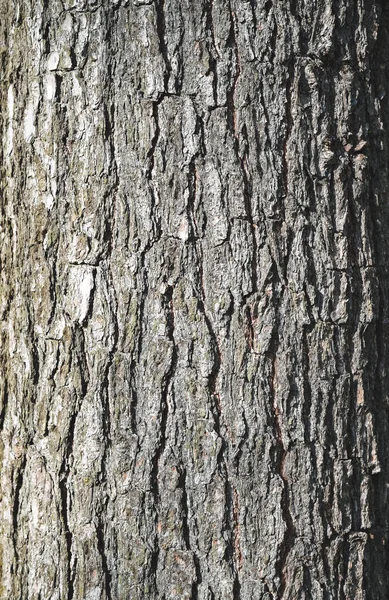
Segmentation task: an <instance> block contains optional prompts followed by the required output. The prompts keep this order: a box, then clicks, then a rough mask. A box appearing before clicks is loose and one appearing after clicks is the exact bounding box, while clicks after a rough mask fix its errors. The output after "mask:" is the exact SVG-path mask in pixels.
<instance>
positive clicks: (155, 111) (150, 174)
mask: <svg viewBox="0 0 389 600" xmlns="http://www.w3.org/2000/svg"><path fill="white" fill-rule="evenodd" d="M164 97H165V96H163V95H162V96H161V97H160V98H159V99H158V100H156V101H155V102H153V119H154V123H155V132H154V136H153V138H152V140H151V147H150V149H149V151H148V153H147V158H148V159H149V165H148V167H147V169H146V173H145V177H146V179H150V180H151V179H152V177H153V170H154V156H155V150H156V148H157V144H158V140H159V134H160V131H161V130H160V128H159V120H158V107H159V105H160V103H161V102H162V100H163V99H164Z"/></svg>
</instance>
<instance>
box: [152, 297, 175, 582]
mask: <svg viewBox="0 0 389 600" xmlns="http://www.w3.org/2000/svg"><path fill="white" fill-rule="evenodd" d="M173 291H174V290H173V287H172V286H167V288H166V291H165V294H164V297H163V304H164V309H165V315H166V325H167V329H168V333H167V335H168V339H169V340H170V341H171V343H172V356H171V361H170V366H169V368H168V370H167V372H166V373H165V375H164V377H163V381H162V389H161V406H160V430H159V439H158V440H156V450H155V453H154V456H153V459H152V467H151V471H150V489H151V491H152V494H153V497H154V506H155V515H156V520H157V517H158V510H159V504H160V491H159V481H158V477H159V462H160V460H161V457H162V456H163V453H164V451H165V447H166V437H167V436H166V428H167V420H168V415H169V406H168V395H169V392H171V393H174V392H173V389H172V382H173V380H174V373H175V370H176V366H177V360H178V353H177V347H176V343H175V339H174V306H173ZM158 556H159V546H158V536H157V535H156V536H155V545H154V550H153V552H152V556H151V562H150V564H151V567H152V568H153V569H155V571H154V573H156V572H157V566H158Z"/></svg>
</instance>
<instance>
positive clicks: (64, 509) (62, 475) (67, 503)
mask: <svg viewBox="0 0 389 600" xmlns="http://www.w3.org/2000/svg"><path fill="white" fill-rule="evenodd" d="M76 418H77V413H76V412H74V413H73V414H72V416H71V419H70V423H69V429H68V434H67V438H66V440H65V448H66V450H65V455H64V458H63V461H62V465H61V469H60V472H59V490H60V496H61V517H62V524H63V530H64V535H65V540H66V550H67V592H68V593H67V600H73V598H74V580H75V571H73V569H72V545H73V534H72V531H71V529H70V526H69V518H68V515H69V512H70V509H71V500H70V494H69V490H68V481H69V472H70V467H69V459H70V457H71V455H72V452H73V444H74V430H75V425H76Z"/></svg>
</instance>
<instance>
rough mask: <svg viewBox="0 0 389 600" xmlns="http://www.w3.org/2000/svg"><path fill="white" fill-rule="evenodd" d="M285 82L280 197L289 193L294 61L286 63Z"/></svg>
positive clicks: (283, 213) (285, 197)
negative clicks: (289, 148)
mask: <svg viewBox="0 0 389 600" xmlns="http://www.w3.org/2000/svg"><path fill="white" fill-rule="evenodd" d="M286 77H287V79H286V83H285V100H286V104H285V134H284V139H283V143H282V196H281V197H282V199H283V200H284V201H285V199H287V198H288V195H289V159H288V143H289V139H290V135H291V133H292V128H293V117H292V88H293V82H294V63H293V62H290V63H289V65H288V70H287V75H286ZM281 211H282V219H283V220H284V219H285V207H284V206H282V208H281Z"/></svg>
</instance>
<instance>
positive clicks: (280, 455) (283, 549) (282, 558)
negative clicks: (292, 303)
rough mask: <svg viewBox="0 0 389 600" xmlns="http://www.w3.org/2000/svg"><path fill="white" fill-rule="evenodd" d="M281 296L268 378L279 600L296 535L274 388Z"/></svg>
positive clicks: (278, 344)
mask: <svg viewBox="0 0 389 600" xmlns="http://www.w3.org/2000/svg"><path fill="white" fill-rule="evenodd" d="M281 298H282V296H281V297H280V298H279V299H277V300H276V306H275V309H276V319H275V322H276V327H277V329H276V331H275V333H273V340H272V343H271V348H270V352H271V356H272V359H271V379H270V392H271V398H272V407H273V423H274V433H275V444H276V472H277V473H278V474H279V476H280V478H281V480H282V483H283V487H282V492H281V512H282V518H283V521H284V523H285V532H284V537H283V540H282V543H281V546H280V549H279V560H278V569H277V570H278V572H279V575H280V587H279V590H278V595H279V598H280V600H282V599H283V597H284V593H285V589H286V584H287V577H288V573H287V570H286V568H287V558H288V555H289V553H290V551H291V549H292V547H293V543H294V539H295V537H296V530H295V526H294V523H293V518H292V515H291V512H290V482H289V479H288V476H287V474H286V472H285V462H286V457H287V455H288V448H287V446H286V443H285V440H284V438H283V434H282V423H281V415H282V413H281V411H280V407H279V406H278V402H277V390H276V379H277V364H276V363H277V353H278V350H279V346H280V334H279V328H280V314H279V310H280V305H281Z"/></svg>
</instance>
